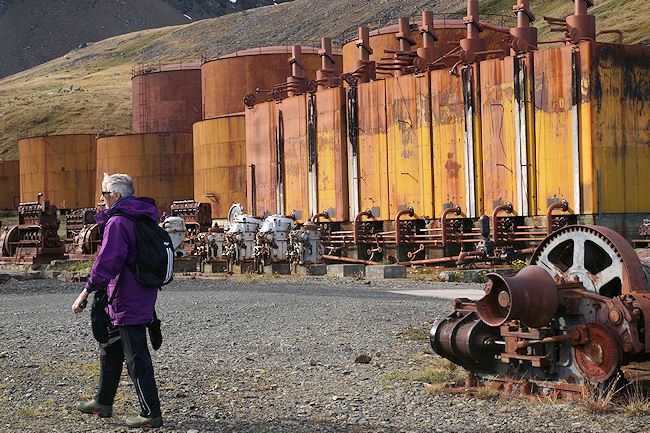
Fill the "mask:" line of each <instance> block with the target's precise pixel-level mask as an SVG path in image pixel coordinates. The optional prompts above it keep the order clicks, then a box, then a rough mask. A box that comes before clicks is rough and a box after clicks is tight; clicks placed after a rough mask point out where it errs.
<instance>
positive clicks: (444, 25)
mask: <svg viewBox="0 0 650 433" xmlns="http://www.w3.org/2000/svg"><path fill="white" fill-rule="evenodd" d="M420 24H421V21H414V22H413V23H411V25H410V26H411V39H412V40H413V41H414V42H415V45H413V47H412V48H411V49H413V50H415V49H417V48H420V47H422V35H421V34H420V31H419V30H418V27H419V25H420ZM481 26H482V27H483V32H482V33H481V39H486V40H487V49H488V50H493V49H502V48H507V45H505V44H504V42H503V37H504V33H507V32H508V27H503V26H500V25H493V24H488V23H483V22H481ZM433 27H434V29H433V32H434V33H435V35H436V37H437V38H438V41H437V42H435V46H436V47H439V48H441V50H442V52H441V53H442V54H446V53H447V52H449V51H451V50H452V49H454V48H455V47H457V46H458V44H457V42H458V41H460V40H461V39H463V38H465V37H466V35H467V25H466V24H463V21H462V20H456V19H436V20H434V21H433ZM398 31H399V27H398V25H397V24H394V25H390V26H386V27H382V28H379V29H376V30H373V31H371V32H370V41H369V42H370V48H371V49H372V51H373V53H372V54H371V55H370V59H369V60H370V61H376V62H379V61H381V58H382V57H388V56H389V55H387V54H385V53H384V50H395V51H399V50H400V43H399V40H398V39H397V38H396V37H395V35H396V33H397V32H398ZM358 58H359V49H358V47H357V40H356V39H355V40H353V41H350V42H348V43H346V44H345V45H343V72H351V71H353V70H354V65H355V63H356V61H357V59H358ZM456 60H457V59H456ZM456 60H454V59H450V60H449V61H447V62H446V63H445V64H446V66H451V65H453V64H454V63H455V62H456ZM379 77H381V76H379Z"/></svg>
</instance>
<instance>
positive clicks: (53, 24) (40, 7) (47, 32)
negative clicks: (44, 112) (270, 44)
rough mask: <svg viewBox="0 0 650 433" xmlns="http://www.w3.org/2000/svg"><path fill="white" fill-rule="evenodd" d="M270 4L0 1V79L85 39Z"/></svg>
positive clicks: (243, 0) (252, 0)
mask: <svg viewBox="0 0 650 433" xmlns="http://www.w3.org/2000/svg"><path fill="white" fill-rule="evenodd" d="M277 1H278V2H280V1H287V0H277ZM273 3H274V1H273V0H234V1H233V0H197V1H188V0H0V41H2V44H0V78H1V77H5V76H7V75H10V74H13V73H16V72H19V71H22V70H25V69H29V68H31V67H34V66H36V65H40V64H41V63H44V62H46V61H48V60H52V59H54V58H56V57H59V56H61V55H63V54H65V53H67V52H68V51H70V50H72V49H74V48H76V47H78V46H83V45H85V44H87V43H89V42H95V41H101V40H103V39H106V38H110V37H112V36H117V35H121V34H124V33H131V32H135V31H138V30H144V29H153V28H158V27H165V26H170V25H177V24H187V23H190V22H192V21H196V20H199V19H203V18H212V17H218V16H221V15H225V14H229V13H233V12H237V11H241V10H245V9H249V8H256V7H260V6H267V5H272V4H273Z"/></svg>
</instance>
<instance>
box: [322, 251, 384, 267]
mask: <svg viewBox="0 0 650 433" xmlns="http://www.w3.org/2000/svg"><path fill="white" fill-rule="evenodd" d="M323 258H324V259H327V260H334V261H338V262H345V263H361V264H363V265H378V264H379V263H378V262H373V261H372V260H361V259H352V258H350V257H338V256H330V255H327V254H323Z"/></svg>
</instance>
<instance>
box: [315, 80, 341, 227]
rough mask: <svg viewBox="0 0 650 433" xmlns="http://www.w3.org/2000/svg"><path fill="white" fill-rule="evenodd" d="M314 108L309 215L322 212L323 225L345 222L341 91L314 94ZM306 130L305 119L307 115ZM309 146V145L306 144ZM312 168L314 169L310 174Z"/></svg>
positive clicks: (334, 90) (328, 90) (338, 89)
mask: <svg viewBox="0 0 650 433" xmlns="http://www.w3.org/2000/svg"><path fill="white" fill-rule="evenodd" d="M313 103H314V104H315V113H316V116H315V121H314V122H315V135H316V137H315V155H314V152H313V149H311V147H310V151H309V154H308V157H309V159H310V161H309V162H310V164H309V169H310V176H313V174H314V173H315V178H314V179H313V182H315V183H316V185H315V188H314V187H313V186H312V185H311V182H312V180H311V179H312V178H311V177H310V180H309V182H310V185H309V191H310V192H311V191H312V190H313V189H315V193H316V200H315V202H316V206H315V207H314V206H312V208H311V209H310V214H311V216H312V217H313V216H314V215H316V214H318V213H321V212H323V211H325V212H327V218H324V219H323V221H348V220H349V203H348V171H347V149H346V147H347V133H346V132H347V131H346V128H345V126H346V119H345V116H346V110H345V103H346V98H345V91H344V89H343V88H341V87H335V88H332V89H326V90H320V91H318V92H316V93H315V94H314V98H313ZM308 128H309V115H308ZM310 146H311V144H310ZM313 164H315V165H316V169H315V170H314V169H313V168H312V167H313ZM311 203H314V201H313V200H310V206H311Z"/></svg>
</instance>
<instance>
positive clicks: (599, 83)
mask: <svg viewBox="0 0 650 433" xmlns="http://www.w3.org/2000/svg"><path fill="white" fill-rule="evenodd" d="M649 58H650V48H648V47H644V46H640V45H632V46H625V45H616V44H605V43H596V42H582V43H580V44H579V45H575V46H563V47H558V48H550V49H546V50H540V51H536V52H535V56H534V59H535V140H536V154H537V155H536V158H537V166H538V167H537V172H538V178H537V196H538V206H537V213H538V214H539V213H543V209H540V208H543V207H545V205H546V204H547V203H551V202H554V201H557V200H559V199H566V200H567V201H568V202H569V205H570V208H571V210H572V211H573V212H574V213H576V214H578V213H582V214H599V213H637V212H646V213H647V212H649V211H650V197H649V196H648V194H646V193H644V192H643V191H644V190H647V173H648V170H649V169H650V150H649V148H650V146H648V141H649V138H648V134H647V128H646V125H647V124H648V122H650V112H649V110H648V98H647V95H648V94H649V93H650V88H649V87H648V86H649V84H648V80H647V79H646V78H647V71H648V69H649V68H650V61H649V60H648V59H649ZM644 77H645V78H644Z"/></svg>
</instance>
